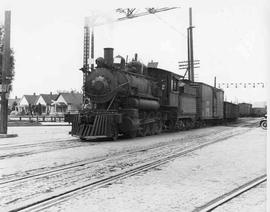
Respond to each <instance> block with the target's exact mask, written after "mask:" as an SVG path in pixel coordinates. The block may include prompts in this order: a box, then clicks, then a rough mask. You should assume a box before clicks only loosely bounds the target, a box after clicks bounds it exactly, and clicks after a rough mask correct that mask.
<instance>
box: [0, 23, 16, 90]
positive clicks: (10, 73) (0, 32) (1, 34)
mask: <svg viewBox="0 0 270 212" xmlns="http://www.w3.org/2000/svg"><path fill="white" fill-rule="evenodd" d="M4 34H5V32H4V26H2V25H0V84H2V61H3V51H4V42H3V41H4V40H3V39H4ZM9 61H10V67H9V71H8V73H7V75H6V83H7V84H9V91H11V90H12V81H13V80H14V76H15V59H14V51H13V50H12V49H10V60H9Z"/></svg>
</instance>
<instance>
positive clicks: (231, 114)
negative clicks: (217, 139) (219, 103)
mask: <svg viewBox="0 0 270 212" xmlns="http://www.w3.org/2000/svg"><path fill="white" fill-rule="evenodd" d="M223 108H224V119H226V120H228V121H233V120H236V119H237V118H238V117H239V106H238V105H237V104H233V103H231V102H224V107H223Z"/></svg>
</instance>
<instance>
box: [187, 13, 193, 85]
mask: <svg viewBox="0 0 270 212" xmlns="http://www.w3.org/2000/svg"><path fill="white" fill-rule="evenodd" d="M188 44H189V46H188V49H189V51H188V53H189V55H188V60H189V71H190V75H189V76H190V80H191V81H192V82H194V58H193V26H192V8H189V28H188Z"/></svg>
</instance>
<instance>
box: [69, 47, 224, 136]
mask: <svg viewBox="0 0 270 212" xmlns="http://www.w3.org/2000/svg"><path fill="white" fill-rule="evenodd" d="M116 61H117V62H116ZM96 64H97V66H96V68H95V69H94V70H93V71H92V72H90V73H89V74H88V75H87V77H86V84H85V85H84V86H85V94H86V96H87V97H88V98H89V99H90V100H91V104H92V105H91V107H90V108H87V107H86V108H84V109H83V110H82V111H81V112H80V113H79V114H76V115H72V116H66V120H68V121H70V122H72V129H71V132H70V134H71V135H73V136H78V137H80V138H81V139H86V138H88V137H92V136H94V137H97V136H107V137H111V138H113V139H114V140H115V139H117V137H118V135H119V134H123V135H124V136H127V137H135V136H147V135H153V134H158V133H160V132H161V131H164V130H170V131H171V130H185V129H190V128H194V127H200V126H204V125H206V124H208V123H220V122H221V121H222V120H223V118H224V117H223V116H224V114H223V99H224V93H223V91H222V90H220V89H217V88H214V87H212V86H210V85H207V84H204V83H201V82H191V81H189V80H184V79H183V77H182V76H180V75H178V74H175V73H172V72H170V71H167V70H164V69H159V68H153V67H152V68H151V67H146V66H144V65H143V64H142V63H140V62H138V61H132V62H130V63H128V64H126V62H125V60H124V58H122V57H121V56H117V57H116V58H115V59H114V57H113V49H112V48H105V49H104V58H98V59H97V60H96Z"/></svg>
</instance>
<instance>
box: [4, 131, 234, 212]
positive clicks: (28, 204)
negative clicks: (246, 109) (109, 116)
mask: <svg viewBox="0 0 270 212" xmlns="http://www.w3.org/2000/svg"><path fill="white" fill-rule="evenodd" d="M232 136H235V134H234V135H231V136H228V137H226V138H222V139H217V140H214V141H210V142H206V143H203V144H199V145H195V146H192V147H188V148H186V149H185V150H182V151H179V152H177V153H173V154H170V155H167V156H166V157H163V158H160V159H158V160H153V161H151V162H146V163H143V164H140V165H137V166H135V167H132V168H128V169H125V170H123V171H120V172H118V173H116V174H113V175H108V176H106V177H104V178H102V179H97V180H95V181H92V182H84V183H82V184H78V185H76V186H73V187H69V188H67V189H62V190H58V191H55V192H52V194H50V196H48V195H44V196H40V197H38V198H36V199H35V201H33V200H27V201H25V202H22V203H20V204H17V205H14V206H13V207H10V208H7V211H43V210H45V209H47V208H49V207H52V206H54V205H57V204H59V203H61V202H64V201H66V200H68V199H70V198H73V197H74V196H75V195H82V194H84V193H87V192H89V191H91V190H93V189H97V188H100V187H103V186H106V185H109V184H112V183H114V182H116V181H118V180H121V179H124V178H127V177H130V176H132V175H136V174H139V173H142V172H144V171H147V170H150V169H153V168H155V167H158V166H160V165H163V164H165V163H167V162H169V161H172V160H174V159H176V158H179V157H181V156H184V155H186V154H188V153H191V152H193V151H195V150H198V149H200V148H203V147H205V146H209V145H211V144H214V143H217V142H219V141H222V140H225V139H227V138H229V137H232Z"/></svg>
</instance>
